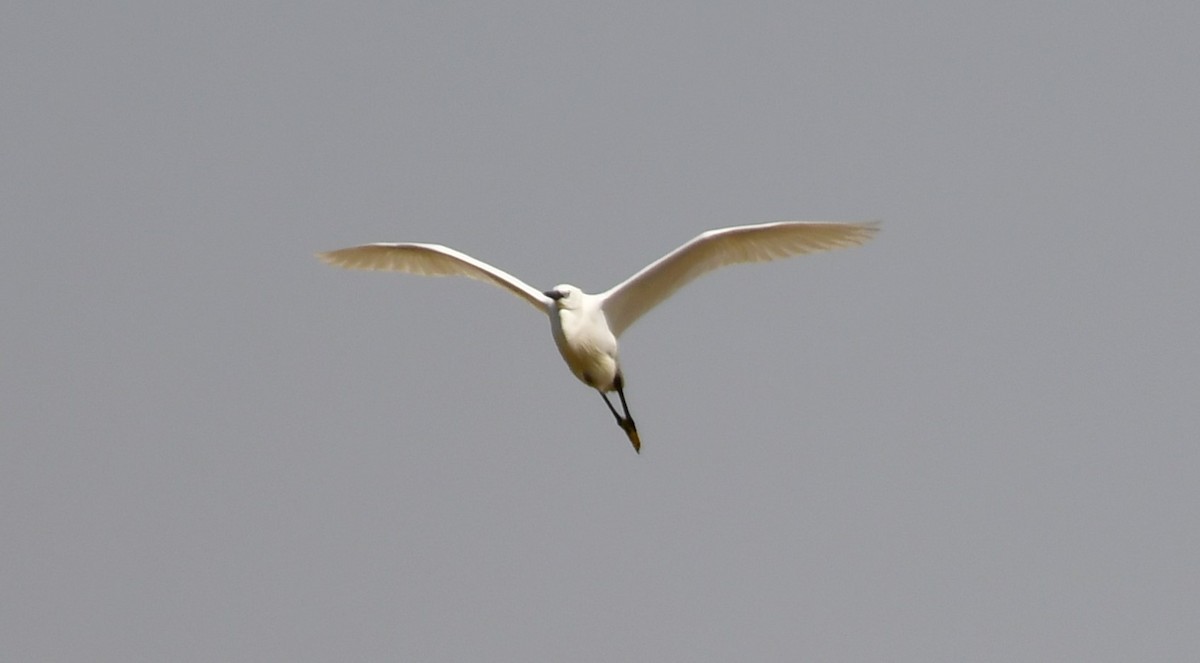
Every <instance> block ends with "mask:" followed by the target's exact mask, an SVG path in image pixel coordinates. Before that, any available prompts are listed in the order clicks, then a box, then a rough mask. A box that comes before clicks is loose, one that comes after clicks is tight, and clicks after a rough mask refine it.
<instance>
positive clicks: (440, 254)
mask: <svg viewBox="0 0 1200 663" xmlns="http://www.w3.org/2000/svg"><path fill="white" fill-rule="evenodd" d="M317 257H318V258H320V259H321V260H323V261H325V262H327V263H329V264H331V265H337V266H338V267H345V268H346V269H374V270H385V271H393V272H408V273H409V274H420V275H423V276H466V277H467V278H472V279H475V280H477V281H484V282H486V283H491V284H493V285H498V286H500V287H501V288H504V289H505V290H508V291H509V292H511V293H513V294H514V295H516V296H518V297H520V298H521V299H524V300H525V301H526V302H529V304H530V306H533V307H534V308H536V309H537V310H539V311H541V312H543V313H545V312H546V307H547V306H549V305H550V304H551V300H550V298H549V297H547V296H545V295H543V294H542V293H540V292H538V291H537V290H536V289H535V288H533V287H532V286H530V285H529V284H527V283H525V282H524V281H522V280H521V279H518V278H517V277H515V276H513V275H512V274H509V273H508V272H505V271H503V270H501V269H497V268H496V267H492V266H491V265H489V264H487V263H486V262H483V261H481V260H476V259H475V258H472V257H471V256H469V255H467V254H465V253H462V252H461V251H455V250H454V249H451V248H448V247H445V246H442V245H440V244H411V243H408V244H384V243H379V244H364V245H363V246H352V247H350V248H348V249H338V250H336V251H326V252H325V253H318V254H317Z"/></svg>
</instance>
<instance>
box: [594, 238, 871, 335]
mask: <svg viewBox="0 0 1200 663" xmlns="http://www.w3.org/2000/svg"><path fill="white" fill-rule="evenodd" d="M878 230H879V223H878V222H860V223H834V222H824V221H779V222H776V223H762V224H758V225H752V226H735V227H732V228H721V229H718V230H709V231H708V232H705V233H701V234H700V235H698V236H697V237H696V238H694V239H692V240H691V241H690V242H688V243H686V244H684V245H683V246H681V247H679V248H677V249H675V250H674V251H672V252H670V253H668V254H667V255H665V256H663V257H662V258H659V259H658V260H656V261H654V262H653V263H651V264H649V265H647V266H646V267H645V268H643V269H642V270H641V271H639V272H638V273H636V274H634V275H633V276H631V277H629V278H628V279H626V280H625V281H623V282H621V283H619V284H618V285H616V286H615V287H613V288H611V289H609V290H608V291H607V292H604V293H601V295H600V297H602V298H603V308H604V316H605V318H607V320H608V324H609V327H611V328H612V332H613V334H615V335H617V336H620V335H621V333H622V332H624V331H625V330H626V329H628V328H629V326H630V325H632V324H633V323H634V322H636V321H637V319H638V318H640V317H642V315H644V314H645V313H646V312H648V311H649V310H650V309H652V308H654V307H655V306H657V305H658V304H660V303H662V302H663V301H664V300H666V299H667V298H668V297H670V296H671V295H672V294H674V293H675V291H677V290H679V289H680V288H682V287H683V286H685V285H687V284H688V283H689V282H691V281H692V280H693V279H695V278H697V277H699V276H701V275H703V274H706V273H708V272H710V271H712V270H714V269H717V268H718V267H723V266H725V265H732V264H736V263H743V262H766V261H769V260H777V259H779V258H787V257H791V256H797V255H803V254H806V253H814V252H817V251H828V250H831V249H839V248H847V247H852V246H859V245H860V244H863V243H864V242H866V241H867V240H869V239H871V237H872V236H873V235H874V234H875V232H876V231H878Z"/></svg>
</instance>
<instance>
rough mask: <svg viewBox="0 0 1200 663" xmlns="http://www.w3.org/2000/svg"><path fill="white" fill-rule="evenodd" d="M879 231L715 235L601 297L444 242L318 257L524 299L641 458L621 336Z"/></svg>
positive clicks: (873, 227)
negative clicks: (703, 279)
mask: <svg viewBox="0 0 1200 663" xmlns="http://www.w3.org/2000/svg"><path fill="white" fill-rule="evenodd" d="M878 229H879V226H878V223H874V222H867V223H834V222H820V221H781V222H777V223H763V224H758V225H750V226H735V227H732V228H721V229H719V230H709V231H708V232H705V233H701V234H700V235H698V236H697V237H696V238H695V239H693V240H692V241H690V242H688V243H686V244H684V245H683V246H681V247H679V248H677V249H675V250H674V251H672V252H670V253H668V254H667V255H665V256H663V257H661V258H659V259H658V260H656V261H654V262H652V263H650V264H649V265H647V266H646V267H645V268H643V269H642V270H641V271H639V272H638V273H636V274H634V275H633V276H631V277H629V278H628V279H625V280H624V281H622V282H621V283H619V284H617V285H616V286H614V287H612V288H610V289H608V290H606V291H604V292H602V293H599V294H595V295H589V294H587V293H585V292H583V291H582V290H580V289H579V288H577V287H575V286H573V285H567V284H561V285H557V286H554V288H553V289H551V290H547V291H545V292H541V291H539V290H537V289H536V288H533V287H532V286H530V285H528V284H526V283H525V282H524V281H522V280H520V279H518V278H516V277H515V276H512V275H511V274H509V273H507V272H504V271H502V270H500V269H497V268H496V267H493V266H491V265H489V264H487V263H485V262H482V261H479V260H476V259H475V258H472V257H471V256H469V255H466V254H465V253H461V252H459V251H455V250H454V249H451V248H447V247H445V246H441V245H439V244H413V243H402V244H386V243H378V244H365V245H363V246H354V247H350V248H346V249H338V250H336V251H328V252H325V253H318V254H317V256H318V257H319V258H320V259H321V260H323V261H325V262H327V263H329V264H331V265H337V266H338V267H345V268H347V269H371V270H390V271H398V272H408V273H410V274H422V275H425V276H466V277H469V278H473V279H476V280H479V281H485V282H488V283H492V284H494V285H498V286H500V287H501V288H504V289H505V290H508V291H509V292H511V293H513V294H514V295H517V296H518V297H520V298H522V299H524V300H525V301H526V302H528V303H529V304H530V305H531V306H533V307H534V308H536V309H537V310H538V311H541V312H543V313H545V314H546V315H547V316H548V317H549V318H550V331H551V333H552V334H553V335H554V343H555V344H556V345H557V346H558V351H559V353H560V354H561V355H562V358H563V359H564V360H565V361H566V362H567V366H569V367H570V369H571V372H572V373H574V374H575V377H577V378H579V379H580V380H581V381H582V382H583V383H584V384H586V385H587V386H589V387H592V388H593V389H596V390H597V391H599V392H600V396H601V398H603V399H604V403H605V405H607V406H608V410H609V412H611V413H612V415H613V417H615V418H616V420H617V424H618V425H619V426H620V427H621V429H622V430H624V431H625V433H626V435H628V436H629V441H630V442H632V443H633V448H634V450H635V451H637V452H638V453H641V448H642V443H641V440H640V439H639V437H638V432H637V426H636V425H634V423H633V417H632V416H631V415H630V414H629V406H628V405H627V404H626V402H625V390H624V386H625V380H624V376H623V374H622V372H621V363H620V360H619V358H618V354H617V338H618V337H619V336H620V335H621V334H622V333H623V332H624V331H625V330H626V329H628V328H629V326H630V325H632V324H633V323H634V322H635V321H637V319H638V318H640V317H641V316H642V315H644V314H645V313H646V312H648V311H649V310H650V309H652V308H654V307H655V306H656V305H658V304H659V303H661V302H662V301H663V300H665V299H666V298H668V297H670V296H671V295H672V294H673V293H674V292H675V291H676V290H678V289H680V288H682V287H683V286H684V285H686V284H687V283H689V282H690V281H692V280H693V279H695V278H696V277H698V276H700V275H701V274H704V273H706V272H709V271H712V270H713V269H716V268H718V267H722V266H725V265H731V264H734V263H742V262H765V261H768V260H775V259H777V258H786V257H789V256H795V255H802V254H805V253H813V252H816V251H825V250H829V249H837V248H844V247H851V246H858V245H860V244H862V243H864V242H866V241H867V240H868V239H870V238H871V236H872V235H873V234H874V233H875V232H876V231H877V230H878ZM611 391H615V392H617V396H618V397H620V400H621V410H622V414H618V413H617V410H616V408H614V407H613V404H612V402H611V401H609V399H608V392H611Z"/></svg>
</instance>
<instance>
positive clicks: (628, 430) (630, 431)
mask: <svg viewBox="0 0 1200 663" xmlns="http://www.w3.org/2000/svg"><path fill="white" fill-rule="evenodd" d="M622 428H624V429H625V434H626V435H628V436H629V441H630V442H632V443H633V450H634V451H636V452H638V453H639V454H640V453H642V438H640V437H638V432H637V429H636V428H634V427H633V426H632V425H630V426H622Z"/></svg>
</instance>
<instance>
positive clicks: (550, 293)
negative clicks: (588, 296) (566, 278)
mask: <svg viewBox="0 0 1200 663" xmlns="http://www.w3.org/2000/svg"><path fill="white" fill-rule="evenodd" d="M542 294H543V295H546V296H547V297H549V298H550V299H553V300H554V305H555V306H556V307H557V308H560V309H564V308H565V309H576V308H579V306H580V305H581V304H582V303H583V291H582V290H580V289H579V288H576V287H575V286H573V285H567V284H565V283H562V284H559V285H556V286H554V288H553V289H550V290H547V291H546V292H543V293H542Z"/></svg>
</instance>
